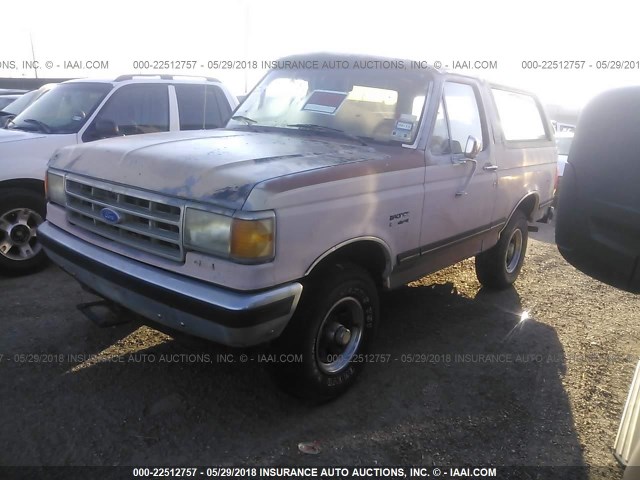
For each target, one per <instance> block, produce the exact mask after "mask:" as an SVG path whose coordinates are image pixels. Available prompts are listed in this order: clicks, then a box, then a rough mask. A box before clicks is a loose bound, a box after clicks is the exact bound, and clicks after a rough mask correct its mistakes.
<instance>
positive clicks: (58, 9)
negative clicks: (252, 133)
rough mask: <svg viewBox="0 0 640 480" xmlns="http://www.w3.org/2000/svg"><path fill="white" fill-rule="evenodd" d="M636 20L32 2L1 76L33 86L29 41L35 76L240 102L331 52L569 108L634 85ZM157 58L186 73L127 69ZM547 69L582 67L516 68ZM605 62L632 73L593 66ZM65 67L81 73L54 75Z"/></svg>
mask: <svg viewBox="0 0 640 480" xmlns="http://www.w3.org/2000/svg"><path fill="white" fill-rule="evenodd" d="M21 12H22V13H21ZM636 17H637V12H636V9H635V7H633V4H632V3H629V2H622V1H618V0H610V1H607V2H568V1H564V2H562V1H555V2H552V1H547V0H538V1H520V2H516V1H510V2H509V1H497V0H496V1H490V0H484V1H482V2H479V1H467V0H447V1H440V2H433V1H425V0H422V1H419V0H417V1H413V0H404V1H403V0H400V1H397V0H396V1H391V2H382V1H360V0H351V1H348V0H340V1H336V0H323V1H321V2H320V1H304V0H298V1H293V0H233V1H222V0H218V1H216V0H209V1H200V0H181V1H180V2H158V1H155V2H151V1H146V0H137V1H131V0H128V1H122V0H109V1H108V2H100V3H94V2H87V1H71V0H57V1H56V2H52V1H42V0H31V1H30V2H29V8H28V11H26V10H25V9H18V10H16V12H15V13H13V14H12V17H11V20H9V21H5V22H3V42H2V43H1V44H0V77H19V76H26V77H33V76H34V72H33V70H32V69H28V68H26V69H25V68H22V62H23V61H29V60H32V51H31V40H32V41H33V50H34V54H35V59H36V60H38V62H39V63H40V66H41V69H40V70H39V71H38V75H39V76H40V77H45V76H49V77H94V78H110V77H114V76H117V75H119V74H123V73H138V72H139V73H185V74H191V75H207V76H215V77H217V78H219V79H220V80H222V81H223V82H225V83H226V84H227V85H228V86H229V87H230V89H231V91H232V92H233V93H234V94H236V95H240V94H243V93H245V87H248V88H251V87H252V86H253V84H255V83H256V82H257V81H258V80H259V79H260V78H261V77H262V75H263V74H264V72H265V70H264V69H263V68H262V62H263V61H270V60H275V59H277V58H279V57H281V56H285V55H289V54H294V53H308V52H314V51H331V52H337V53H364V54H373V55H382V56H392V57H401V58H411V59H416V60H424V61H427V62H429V63H434V62H436V61H439V62H441V63H442V65H448V66H449V68H450V69H452V66H453V65H454V62H456V61H457V62H463V61H470V62H471V64H472V65H473V63H474V62H475V61H476V60H488V61H494V62H496V63H497V68H494V69H481V70H472V71H469V70H467V69H463V70H457V71H460V72H463V73H471V74H475V75H478V76H481V77H483V78H486V79H488V80H491V81H496V82H499V83H502V84H505V85H509V86H514V87H519V88H522V89H525V90H530V91H533V92H535V93H537V94H538V95H539V96H540V97H541V99H542V101H543V102H545V103H547V104H558V105H563V106H565V107H568V108H580V107H581V106H582V105H584V103H585V102H587V101H588V100H589V99H590V98H592V97H593V96H595V95H597V94H598V93H599V92H601V91H603V90H607V89H610V88H615V87H619V86H625V85H633V84H640V50H639V49H638V48H637V46H638V43H639V42H638V40H637V38H638V37H637V18H636ZM22 19H24V21H22ZM88 60H99V61H103V62H104V61H107V62H108V69H98V70H92V69H87V68H85V65H86V62H87V61H88ZM157 60H169V61H171V60H174V61H175V60H195V65H196V68H195V69H191V70H181V71H178V70H176V69H175V68H169V69H167V70H162V71H161V70H154V71H149V70H144V69H139V68H138V69H136V68H134V67H135V66H136V65H135V64H134V62H136V61H150V62H154V61H157ZM216 60H219V61H220V60H221V61H242V60H250V61H256V62H257V68H251V69H248V70H243V69H239V68H238V69H236V68H233V69H218V70H211V69H208V68H207V65H208V62H209V61H212V62H213V61H216ZM554 60H557V61H565V62H568V61H572V60H573V61H579V62H582V61H584V68H583V69H582V70H567V69H553V68H552V69H541V68H538V69H531V68H523V67H526V66H530V67H532V66H535V63H532V62H538V67H540V66H542V65H543V64H544V62H547V66H553V64H552V63H548V61H554ZM609 60H621V61H630V62H632V63H631V64H630V66H634V67H635V68H633V69H624V70H619V69H618V70H611V69H608V70H600V69H598V68H597V66H598V65H599V64H600V63H601V62H603V61H609ZM10 61H13V62H15V67H14V68H7V67H10V65H11V64H8V62H10ZM47 61H49V62H51V63H50V64H46V62H47ZM65 61H66V62H82V68H81V69H78V68H76V69H71V68H66V69H65V64H64V62H65ZM523 62H529V63H525V64H524V65H523ZM47 65H49V66H50V68H47ZM58 65H59V67H58ZM75 65H78V64H77V63H75ZM565 65H566V63H565ZM589 65H591V67H590V66H589ZM201 66H202V67H201ZM234 66H235V65H234Z"/></svg>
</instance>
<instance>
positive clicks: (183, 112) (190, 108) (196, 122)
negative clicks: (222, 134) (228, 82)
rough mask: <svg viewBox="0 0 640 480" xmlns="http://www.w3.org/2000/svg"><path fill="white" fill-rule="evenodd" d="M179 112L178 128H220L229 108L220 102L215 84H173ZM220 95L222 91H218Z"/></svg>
mask: <svg viewBox="0 0 640 480" xmlns="http://www.w3.org/2000/svg"><path fill="white" fill-rule="evenodd" d="M174 86H175V89H176V97H177V99H178V110H179V112H180V130H203V129H210V128H220V127H222V126H224V125H225V124H226V123H227V120H228V119H229V115H230V114H231V110H230V109H229V105H228V103H227V102H226V100H225V102H224V103H222V102H221V101H220V99H219V96H218V91H219V90H220V89H219V88H218V87H216V86H215V85H207V86H205V85H187V84H178V85H174ZM220 94H221V95H222V92H220Z"/></svg>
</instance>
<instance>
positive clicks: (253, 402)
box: [0, 227, 640, 478]
mask: <svg viewBox="0 0 640 480" xmlns="http://www.w3.org/2000/svg"><path fill="white" fill-rule="evenodd" d="M535 236H536V238H538V239H539V240H531V241H530V244H529V253H528V256H527V261H526V263H525V268H524V270H523V274H522V276H521V278H520V279H519V280H518V282H517V283H516V286H515V288H513V289H511V290H508V291H506V292H501V293H492V292H488V291H485V290H483V289H481V288H480V285H479V284H478V282H477V280H476V278H475V274H474V270H473V263H472V261H465V262H463V263H460V264H458V265H455V266H453V267H451V268H449V269H447V270H446V271H443V272H440V273H438V274H436V275H432V276H429V277H426V278H424V279H422V280H421V281H420V282H416V283H414V284H412V285H411V286H408V287H406V288H403V289H401V290H399V291H395V292H392V293H389V294H386V295H385V296H384V297H383V300H382V306H383V318H384V321H383V324H382V326H381V329H380V332H379V333H380V334H379V337H378V341H377V343H376V352H378V353H381V354H388V356H389V359H390V361H389V362H385V363H373V364H370V365H368V367H367V369H366V370H365V372H364V374H363V376H362V378H361V379H360V381H359V382H358V383H357V385H356V386H355V388H353V389H352V390H351V391H349V392H348V393H347V394H346V395H345V396H343V397H342V398H339V399H338V400H336V401H334V402H331V403H329V404H326V405H322V406H319V407H317V406H316V407H313V406H310V405H306V404H302V403H300V402H299V401H297V400H295V399H292V398H290V397H288V396H287V395H285V394H283V393H281V392H280V391H278V390H277V389H276V388H275V387H274V385H273V383H272V381H271V379H270V376H269V374H268V370H269V368H268V365H267V364H265V363H264V362H261V361H260V359H261V358H262V357H260V354H261V353H264V351H263V350H260V349H257V350H250V351H247V352H245V354H246V355H247V358H248V360H247V361H246V362H244V363H242V362H241V361H240V353H242V352H238V351H232V350H227V349H224V348H221V347H217V346H214V345H211V344H208V343H206V342H204V341H200V340H197V339H192V338H185V337H178V338H176V339H172V338H171V337H168V336H166V335H164V334H161V333H158V332H156V331H155V330H152V329H150V328H148V327H144V326H141V325H140V324H139V323H137V322H135V321H134V322H130V323H126V324H123V325H119V326H115V327H109V328H99V327H97V326H96V325H95V324H94V323H92V322H91V321H89V320H87V319H86V318H85V317H84V316H83V315H82V314H81V313H79V312H78V311H77V310H76V308H75V305H76V304H77V303H79V302H86V301H90V300H92V299H93V297H92V296H91V295H90V294H88V293H85V292H84V291H82V290H81V289H80V287H79V286H78V285H77V284H76V283H75V282H74V281H72V280H71V278H69V277H67V276H66V275H65V274H63V273H62V272H61V271H59V270H58V269H57V268H55V267H53V266H51V267H49V268H47V269H46V270H45V271H43V272H41V273H39V274H36V275H33V276H29V277H23V278H17V279H8V278H0V317H1V321H0V354H1V355H2V359H1V360H0V372H1V377H0V378H1V380H2V381H1V383H0V389H1V391H2V394H1V398H2V408H1V409H0V424H1V425H2V429H1V430H0V445H2V448H1V449H0V465H132V464H133V465H135V464H142V465H145V464H147V465H148V464H155V465H176V464H187V465H189V464H196V465H222V464H226V465H230V464H255V463H257V464H261V465H283V464H288V465H333V464H341V465H376V464H377V465H403V464H422V465H444V466H449V465H477V464H486V465H489V464H490V465H551V466H559V465H589V466H594V467H608V468H607V469H606V470H595V471H594V472H592V474H591V476H590V478H620V476H621V469H620V468H619V467H617V464H616V462H615V460H614V458H613V456H612V453H611V449H612V446H613V443H614V439H615V434H616V431H617V426H618V422H619V419H620V415H621V412H622V408H623V405H624V401H625V399H626V395H627V391H628V388H629V384H630V380H631V376H632V374H633V370H634V367H635V364H636V362H637V361H638V352H639V351H640V348H639V347H640V335H639V332H640V316H639V315H638V298H636V297H634V296H632V295H630V294H625V293H621V292H619V291H616V290H614V289H613V288H610V287H608V286H605V285H602V284H600V283H598V282H596V281H594V280H591V279H589V278H588V277H586V276H584V275H583V274H581V273H579V272H577V271H576V270H574V269H573V268H572V267H570V266H569V265H568V264H566V263H565V262H564V260H563V259H562V258H561V257H560V255H559V254H558V252H557V250H556V248H555V246H554V245H553V244H552V239H553V232H552V231H550V229H549V227H546V229H545V231H543V232H540V233H539V234H536V235H535ZM524 311H526V312H528V316H529V318H528V319H526V320H524V321H521V320H522V319H523V318H524V317H523V315H522V312H524ZM43 354H50V355H43ZM227 354H232V355H233V359H234V360H235V362H234V363H224V362H222V360H221V359H220V356H222V355H227ZM96 355H97V356H96ZM225 358H229V357H225ZM306 441H317V442H318V445H319V447H320V449H321V451H320V453H319V454H318V455H304V454H302V453H300V451H299V450H298V443H299V442H306ZM555 477H556V478H562V475H560V476H558V475H555Z"/></svg>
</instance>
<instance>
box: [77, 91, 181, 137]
mask: <svg viewBox="0 0 640 480" xmlns="http://www.w3.org/2000/svg"><path fill="white" fill-rule="evenodd" d="M104 125H109V126H110V127H109V128H110V129H111V130H112V131H111V132H107V133H109V135H105V134H104V133H103V131H102V130H103V129H104V128H105V127H104ZM96 126H98V128H97V129H96ZM168 131H169V95H168V92H167V86H166V85H153V84H147V85H126V86H124V87H122V88H120V89H118V90H117V91H115V92H114V93H113V95H112V96H111V98H109V100H107V103H106V104H105V106H104V108H103V109H102V110H100V112H98V115H97V116H96V118H95V120H94V121H93V124H92V125H91V126H90V127H89V129H88V130H87V134H88V135H89V136H93V137H94V138H96V137H97V138H102V137H104V136H115V135H136V134H139V133H153V132H168ZM85 141H86V139H85Z"/></svg>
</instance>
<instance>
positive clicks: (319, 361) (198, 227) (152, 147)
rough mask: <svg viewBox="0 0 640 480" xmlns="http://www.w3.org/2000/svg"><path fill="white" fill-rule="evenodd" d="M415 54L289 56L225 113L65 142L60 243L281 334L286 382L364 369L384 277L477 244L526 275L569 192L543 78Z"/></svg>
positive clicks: (250, 328)
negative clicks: (191, 124) (209, 126)
mask: <svg viewBox="0 0 640 480" xmlns="http://www.w3.org/2000/svg"><path fill="white" fill-rule="evenodd" d="M410 65H411V64H410V62H408V61H406V60H399V59H387V58H372V57H364V56H335V55H330V54H319V55H302V56H294V57H289V58H287V59H285V60H283V61H281V62H278V65H277V67H278V68H276V69H274V70H271V71H270V72H268V73H267V74H266V76H265V77H264V78H263V79H262V80H261V81H260V82H259V84H258V85H257V86H256V87H255V88H254V90H253V91H252V92H251V93H250V94H249V95H248V96H247V98H246V99H245V101H244V102H243V103H242V105H241V106H240V107H239V108H238V109H237V110H236V111H235V112H234V115H233V117H232V118H231V120H230V121H229V123H228V124H227V127H226V129H220V130H213V131H210V132H206V133H195V132H187V133H158V134H151V135H145V136H141V137H124V138H117V139H111V140H105V141H103V142H99V143H95V144H93V145H78V146H75V147H67V148H64V149H61V150H60V151H58V153H56V154H55V155H54V156H53V158H52V159H51V162H50V168H49V170H48V176H47V181H48V185H47V188H48V199H49V204H48V210H47V215H48V217H47V222H45V223H44V224H43V225H42V226H41V227H40V228H39V230H38V232H39V233H38V234H39V237H40V240H41V241H42V244H43V246H44V248H45V250H46V252H47V254H49V255H50V257H51V259H52V260H53V261H54V262H55V263H57V264H58V265H60V266H61V267H62V268H63V269H64V270H66V271H67V272H69V273H70V274H71V275H73V276H74V278H76V279H77V280H78V281H79V282H81V283H82V284H84V285H85V286H86V287H88V288H90V289H91V290H93V291H94V292H95V293H96V294H97V295H99V296H101V297H103V298H105V299H107V300H109V301H111V302H114V303H116V304H118V305H120V306H124V307H126V309H129V310H131V311H133V312H136V313H138V314H140V315H141V316H143V317H146V318H147V319H150V320H151V321H153V322H157V323H159V324H162V325H164V326H165V327H169V328H171V329H176V330H180V331H183V332H187V333H190V334H193V335H196V336H200V337H204V338H207V339H210V340H213V341H215V342H219V343H222V344H226V345H231V346H248V345H256V344H261V343H265V342H271V345H272V348H274V349H275V352H276V353H275V356H276V358H280V359H282V358H286V359H297V360H299V361H288V362H287V361H282V362H280V363H279V365H278V367H277V378H278V379H279V380H280V383H282V384H283V385H284V386H286V387H287V389H288V390H290V391H293V392H294V393H296V394H298V395H301V396H305V397H310V398H314V399H327V398H331V397H334V396H336V395H338V394H340V393H341V392H343V391H344V390H345V389H346V388H347V387H348V386H349V385H351V384H352V382H353V381H354V379H355V378H356V376H357V374H358V372H359V371H360V369H361V368H362V366H363V363H362V362H359V361H357V360H358V358H361V355H362V354H364V353H365V352H367V350H368V349H369V348H370V347H371V344H372V340H373V338H374V333H375V330H376V325H377V324H378V322H379V316H380V313H379V307H378V292H379V291H380V290H381V289H393V288H396V287H399V286H402V285H404V284H406V283H407V282H410V281H412V280H415V279H418V278H421V277H422V276H424V275H425V274H428V273H430V272H434V271H437V270H439V269H442V268H443V267H446V266H448V265H451V264H454V263H456V262H459V261H460V260H463V259H465V258H468V257H472V256H475V257H476V269H477V274H478V277H479V279H480V281H481V282H482V283H483V284H484V285H486V286H489V287H494V288H504V287H507V286H509V285H511V284H512V283H513V282H514V281H515V280H516V277H517V276H518V273H519V272H520V268H521V266H522V262H523V260H524V256H525V251H526V248H527V233H528V222H529V221H535V220H537V219H539V218H541V217H542V216H543V215H544V212H545V209H546V208H547V207H548V205H549V204H550V202H551V201H552V199H553V185H554V182H555V173H556V149H555V143H554V139H553V133H552V129H551V125H550V123H549V121H548V120H547V118H546V116H545V113H544V111H543V109H542V107H541V105H540V102H539V101H538V100H537V99H536V98H535V97H534V96H533V95H531V94H529V93H525V92H522V91H518V90H513V89H509V88H506V87H502V86H497V85H490V84H487V83H485V82H483V81H480V80H477V79H475V78H470V77H466V76H460V75H454V74H451V73H447V72H441V71H438V70H436V69H432V68H415V69H413V68H411V67H410Z"/></svg>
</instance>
